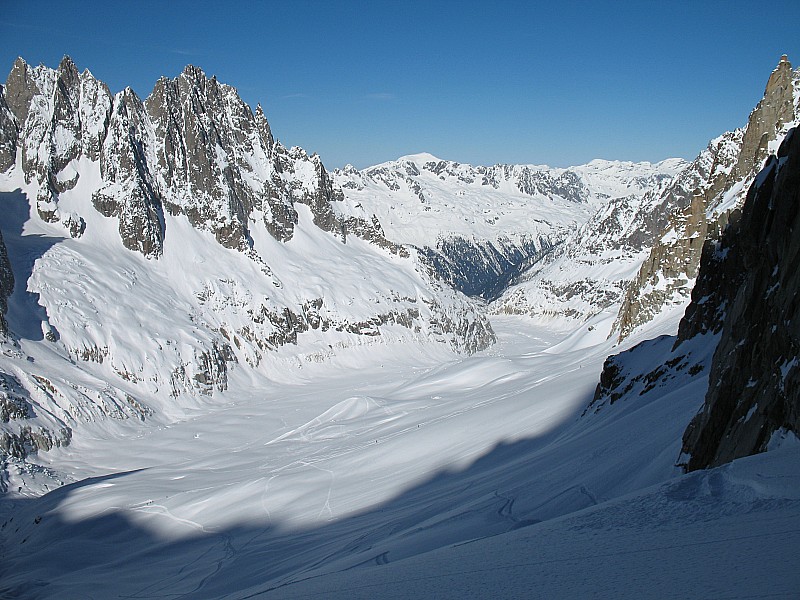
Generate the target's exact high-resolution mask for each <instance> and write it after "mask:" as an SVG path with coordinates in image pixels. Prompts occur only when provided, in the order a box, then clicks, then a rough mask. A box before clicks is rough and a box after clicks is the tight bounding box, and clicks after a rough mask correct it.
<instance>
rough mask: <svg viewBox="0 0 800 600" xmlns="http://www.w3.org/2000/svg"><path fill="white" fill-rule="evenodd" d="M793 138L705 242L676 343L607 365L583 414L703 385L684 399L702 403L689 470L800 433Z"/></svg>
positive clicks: (684, 459)
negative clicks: (698, 399) (719, 230)
mask: <svg viewBox="0 0 800 600" xmlns="http://www.w3.org/2000/svg"><path fill="white" fill-rule="evenodd" d="M795 132H796V129H791V130H790V131H789V132H788V134H787V135H786V136H785V138H784V140H783V142H782V143H781V145H780V147H779V149H778V150H777V155H770V157H769V158H768V160H767V162H766V165H765V166H764V168H763V169H762V170H761V171H760V172H759V173H758V175H757V176H756V178H755V180H754V182H753V184H752V185H751V186H750V188H749V190H748V192H747V195H746V199H745V202H744V204H743V206H742V207H741V209H736V210H734V211H733V212H732V213H731V215H730V224H729V225H728V226H727V227H726V228H725V230H724V232H723V233H722V234H721V236H720V237H719V238H718V239H716V240H715V239H709V240H706V242H705V243H704V245H703V249H702V259H701V261H700V266H699V272H698V275H697V284H696V285H695V286H694V289H693V290H692V301H691V303H690V304H689V305H688V307H687V308H686V313H685V315H684V317H683V319H682V320H681V322H680V326H679V329H678V335H677V336H665V337H662V338H659V339H657V340H653V341H649V342H645V343H642V344H639V345H637V346H636V347H634V348H632V349H631V350H628V351H626V352H624V353H621V354H619V355H616V356H612V357H610V358H609V359H608V360H607V361H606V362H605V365H604V368H603V373H602V375H601V378H600V383H599V385H598V387H597V390H596V392H595V395H594V399H593V401H592V403H591V404H590V406H589V408H588V409H587V412H599V411H601V409H604V410H609V409H608V408H604V407H610V406H611V405H612V404H614V403H616V402H620V403H623V404H624V403H631V404H637V403H646V402H654V401H658V399H659V397H663V396H664V395H665V394H673V393H675V391H676V390H680V389H684V390H688V389H689V388H690V386H699V389H696V388H695V389H693V391H691V392H685V393H690V394H691V395H694V396H697V395H702V396H704V398H705V400H704V403H703V404H702V405H701V406H700V409H699V410H698V412H697V413H696V415H695V416H694V418H693V419H692V420H691V422H690V423H689V424H688V427H687V428H686V430H685V432H684V434H683V445H682V453H681V456H680V458H678V459H677V460H678V461H679V463H680V464H681V466H683V467H684V468H685V469H686V470H688V471H693V470H697V469H704V468H708V467H714V466H719V465H722V464H726V463H729V462H730V461H732V460H734V459H736V458H741V457H744V456H750V455H752V454H756V453H759V452H764V451H766V450H767V449H768V448H770V447H773V446H775V445H777V444H778V443H779V442H780V440H782V439H785V438H786V437H787V435H789V436H791V435H792V434H794V435H798V433H800V420H798V418H799V416H800V396H798V394H797V387H796V385H795V383H796V381H797V377H798V374H800V369H798V368H797V367H798V364H800V363H798V359H797V356H798V352H799V351H800V331H799V330H798V327H797V316H798V315H797V310H798V307H797V298H798V291H800V287H799V286H800V283H799V282H798V280H797V276H796V272H795V269H794V268H793V265H794V264H795V263H796V261H797V259H798V253H800V247H798V242H797V239H796V236H795V235H794V231H796V227H798V225H800V222H798V220H799V219H800V211H798V200H800V137H798V136H797V135H795ZM698 392H699V394H698Z"/></svg>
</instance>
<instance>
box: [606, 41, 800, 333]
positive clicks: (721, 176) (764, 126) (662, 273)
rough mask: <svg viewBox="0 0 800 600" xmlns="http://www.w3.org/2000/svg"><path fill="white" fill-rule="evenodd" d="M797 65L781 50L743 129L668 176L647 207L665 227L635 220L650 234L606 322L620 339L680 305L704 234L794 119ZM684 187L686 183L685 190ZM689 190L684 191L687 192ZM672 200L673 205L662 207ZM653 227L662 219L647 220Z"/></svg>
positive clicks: (713, 232)
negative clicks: (661, 193) (654, 203)
mask: <svg viewBox="0 0 800 600" xmlns="http://www.w3.org/2000/svg"><path fill="white" fill-rule="evenodd" d="M798 85H800V73H796V74H795V73H793V72H792V67H791V64H790V63H789V61H788V60H787V59H786V57H785V56H784V57H783V58H782V59H781V61H780V63H779V64H778V66H777V68H776V69H775V70H774V71H773V72H772V74H771V75H770V77H769V81H768V82H767V87H766V90H765V92H764V97H763V99H762V100H761V101H760V102H759V103H758V105H757V106H756V108H755V109H754V110H753V112H752V113H751V114H750V117H749V119H748V123H747V126H746V127H745V129H744V130H743V131H737V132H732V133H730V134H726V135H724V136H721V137H720V138H717V139H716V140H713V141H712V142H711V143H710V144H709V147H708V148H707V149H706V150H705V151H704V152H703V153H701V154H700V156H698V158H697V159H695V161H694V162H693V163H692V164H691V165H690V167H689V169H687V171H686V172H684V173H683V174H681V176H680V177H678V178H676V181H675V182H674V184H673V185H672V186H671V188H670V189H669V190H668V191H667V193H666V195H665V197H664V199H663V200H662V201H661V202H660V206H661V207H662V208H661V209H660V210H655V211H652V214H655V215H659V214H660V215H664V216H667V217H668V221H667V223H666V227H661V229H653V228H652V227H643V228H642V230H643V231H647V235H650V236H651V238H652V237H654V238H656V239H657V242H656V243H655V244H654V245H653V246H652V249H651V251H650V255H649V256H648V257H647V259H646V260H645V261H644V263H643V264H642V266H641V268H640V269H639V272H638V274H637V276H636V278H635V279H634V280H633V281H632V282H631V285H630V286H629V287H628V289H627V292H626V295H625V299H624V301H623V304H622V306H621V307H620V311H619V315H618V317H617V322H616V324H615V327H614V330H615V331H618V332H619V338H620V339H624V338H625V337H627V336H628V335H630V333H631V332H632V331H633V330H634V329H635V328H636V327H638V326H639V325H642V324H644V323H647V322H649V321H650V320H652V319H653V317H655V315H657V314H658V313H660V312H661V311H663V310H664V309H665V308H667V307H669V306H676V305H683V304H685V303H686V302H687V300H688V298H689V295H690V293H691V288H692V285H693V283H694V280H695V277H696V276H697V271H698V268H699V266H700V254H701V250H702V247H703V242H704V241H705V240H706V239H717V238H718V237H719V235H720V233H721V231H722V230H723V229H724V228H725V226H726V224H727V222H728V215H729V213H730V211H731V210H734V209H736V208H738V207H740V206H741V204H742V203H743V202H744V196H745V192H746V190H747V188H748V187H749V186H750V184H751V183H752V181H753V179H754V178H755V175H756V173H757V172H758V170H759V169H760V167H761V165H762V164H763V161H764V159H765V158H766V154H767V151H768V148H769V146H770V144H774V143H776V140H779V139H780V138H781V137H782V136H783V135H784V134H785V131H786V128H787V127H788V126H789V125H790V124H792V123H793V122H795V121H796V120H797V119H800V110H799V109H798V104H799V103H800V94H798V93H797V92H796V91H795V87H796V86H798ZM689 190H691V191H690V192H689ZM687 192H689V193H687ZM668 207H672V208H673V211H674V212H671V211H669V210H665V209H667V208H668ZM652 224H653V225H655V226H656V227H657V226H659V225H662V223H661V222H659V221H658V220H655V221H654V222H653V223H652Z"/></svg>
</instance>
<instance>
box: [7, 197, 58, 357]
mask: <svg viewBox="0 0 800 600" xmlns="http://www.w3.org/2000/svg"><path fill="white" fill-rule="evenodd" d="M31 210H32V209H31V207H30V203H29V202H28V197H27V196H26V195H25V193H23V192H22V190H15V191H13V192H0V211H2V218H0V231H2V232H3V240H4V241H5V244H6V248H7V249H8V258H9V260H10V261H11V269H12V270H13V272H14V292H13V293H12V294H11V296H10V297H9V299H8V312H7V313H6V319H7V320H8V325H9V329H10V330H11V331H12V332H13V333H15V334H16V335H17V336H19V337H20V338H22V339H28V340H33V341H40V340H42V339H44V332H43V330H42V324H43V323H47V322H48V316H47V311H46V310H45V308H44V307H43V306H42V305H41V304H39V294H38V293H35V292H31V291H29V290H28V280H29V279H30V277H31V275H32V274H33V265H34V264H35V263H36V260H37V259H39V258H41V257H42V256H44V254H45V252H47V251H48V250H49V249H50V248H52V247H53V246H55V245H56V244H57V243H59V242H61V241H63V240H64V239H65V238H58V237H48V236H45V235H41V234H27V235H23V228H24V226H25V223H26V222H27V221H28V220H29V219H30V211H31ZM54 333H55V331H54ZM56 335H57V334H56Z"/></svg>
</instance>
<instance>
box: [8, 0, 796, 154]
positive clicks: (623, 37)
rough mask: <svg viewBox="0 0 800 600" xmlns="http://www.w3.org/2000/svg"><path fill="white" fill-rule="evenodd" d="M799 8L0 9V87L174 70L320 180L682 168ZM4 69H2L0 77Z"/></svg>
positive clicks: (751, 89) (788, 46)
mask: <svg viewBox="0 0 800 600" xmlns="http://www.w3.org/2000/svg"><path fill="white" fill-rule="evenodd" d="M798 24H800V2H797V1H796V0H794V1H790V2H789V1H787V2H784V1H782V0H771V1H770V2H768V3H754V2H737V1H707V2H703V1H699V0H696V1H694V2H682V1H672V2H631V3H625V2H614V3H611V2H609V3H604V2H537V1H529V2H511V1H509V2H503V1H499V2H494V3H487V2H468V1H462V2H416V1H405V2H380V1H376V2H336V1H328V2H312V1H304V0H282V1H281V2H254V1H251V2H203V1H202V0H198V1H195V2H183V1H173V2H146V1H139V2H119V3H109V5H106V4H101V3H94V2H88V1H87V2H77V3H68V2H37V1H35V0H27V1H25V2H18V1H8V0H7V1H6V2H4V3H3V9H2V11H0V52H1V54H0V81H1V80H3V79H4V77H5V73H7V72H8V71H9V70H10V69H11V65H12V63H13V61H14V59H15V58H16V57H17V56H18V55H20V56H22V57H24V58H25V59H26V60H27V61H28V62H29V63H33V64H39V63H44V64H46V65H48V66H51V67H55V66H57V64H58V62H59V60H60V59H61V57H62V56H63V55H65V54H69V55H70V56H71V57H72V58H73V60H74V61H75V62H76V64H77V65H78V67H79V68H80V69H83V68H88V69H89V70H90V71H92V73H94V74H95V76H96V77H98V78H99V79H101V80H103V81H105V82H106V83H108V85H109V86H110V88H111V89H112V91H114V92H116V91H119V90H120V89H122V88H123V87H125V86H127V85H130V86H131V87H133V88H134V89H135V90H136V92H137V93H138V94H139V95H140V96H142V97H145V96H147V95H148V94H149V93H150V91H151V89H152V87H153V84H154V83H155V81H156V80H157V79H158V77H159V76H161V75H166V76H168V77H175V76H177V75H178V74H179V73H180V72H181V70H182V69H183V67H184V66H185V65H186V64H189V63H191V64H194V65H197V66H200V67H202V68H203V69H204V70H205V72H206V73H207V74H208V75H209V76H211V75H216V76H217V78H218V79H219V80H220V81H223V82H225V83H229V84H231V85H233V86H235V87H236V88H238V90H239V92H240V94H241V95H242V97H243V98H244V99H245V101H247V102H248V103H249V104H250V105H251V106H253V107H255V105H256V104H257V103H258V102H260V103H261V104H262V105H263V106H264V109H265V112H266V115H267V118H268V119H269V121H270V124H271V126H272V129H273V132H274V133H275V135H276V136H277V137H278V138H279V139H280V140H282V141H283V142H284V143H285V144H286V145H290V146H291V145H298V146H302V147H303V148H305V149H306V150H308V151H309V152H317V153H318V154H320V155H321V156H322V158H323V161H324V162H325V164H326V165H327V166H328V167H340V166H343V165H344V164H346V163H348V162H349V163H352V164H354V165H356V166H358V167H365V166H368V165H371V164H376V163H379V162H383V161H386V160H391V159H393V158H397V157H398V156H401V155H403V154H410V153H415V152H431V153H433V154H435V155H437V156H440V157H442V158H447V159H451V160H457V161H460V162H468V163H473V164H494V163H498V162H506V163H539V164H550V165H554V166H566V165H569V164H579V163H584V162H587V161H589V160H591V159H592V158H608V159H623V160H650V161H656V160H661V159H663V158H667V157H671V156H683V157H685V158H693V157H694V156H695V155H696V154H697V153H698V152H699V151H700V150H701V149H702V148H703V147H705V145H706V143H707V141H708V140H709V139H710V138H712V137H715V136H717V135H719V134H720V133H722V132H723V131H726V130H728V129H732V128H734V127H738V126H741V125H743V124H744V123H745V122H746V119H747V115H748V114H749V112H750V110H751V109H752V108H753V106H754V105H755V104H756V103H757V102H758V100H759V99H760V97H761V94H762V92H763V88H764V85H765V83H766V81H767V77H768V76H769V73H770V71H771V70H772V69H773V68H774V66H775V65H776V64H777V62H778V60H779V58H780V55H781V54H783V53H786V54H788V55H789V59H790V60H792V61H793V64H798V65H800V35H798V33H797V31H798ZM2 65H5V66H2Z"/></svg>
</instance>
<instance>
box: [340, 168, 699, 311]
mask: <svg viewBox="0 0 800 600" xmlns="http://www.w3.org/2000/svg"><path fill="white" fill-rule="evenodd" d="M684 166H685V163H684V162H683V161H682V160H680V159H670V160H665V161H662V162H660V163H658V164H650V163H630V162H622V161H605V160H594V161H592V162H591V163H589V164H587V165H582V166H577V167H569V168H552V167H547V166H537V165H494V166H491V167H485V166H472V165H468V164H462V163H457V162H453V161H447V160H442V159H439V158H436V157H435V156H432V155H430V154H416V155H411V156H404V157H402V158H399V159H398V160H396V161H390V162H387V163H383V164H380V165H377V166H374V167H370V168H368V169H365V170H363V171H358V170H356V169H355V168H353V167H349V166H348V167H345V168H344V169H343V170H337V171H335V172H334V180H335V181H336V182H337V183H338V184H339V185H340V186H341V188H342V190H343V192H344V195H345V205H346V206H351V207H358V208H363V209H365V210H366V211H367V212H368V213H372V214H374V215H375V216H376V217H377V219H378V220H379V221H380V223H381V225H382V227H383V230H384V231H385V232H386V235H387V237H389V238H390V239H392V240H393V241H395V242H398V243H401V244H405V245H411V246H414V247H416V248H417V249H419V250H420V252H421V254H422V256H423V257H424V258H425V260H426V262H427V263H428V264H429V265H430V266H431V268H433V270H434V271H435V272H436V273H437V274H438V275H439V276H440V277H441V278H442V279H443V280H445V281H447V282H448V283H449V284H451V285H452V286H454V287H455V288H456V289H459V290H460V291H462V292H464V293H465V294H467V295H470V296H480V297H482V298H484V299H487V300H492V299H494V297H495V296H497V295H498V294H499V293H500V292H502V291H503V289H504V288H505V286H506V285H507V284H508V282H509V281H510V280H511V278H512V277H513V276H514V275H516V274H517V272H518V271H519V270H520V269H522V268H524V266H525V265H527V264H530V263H532V262H536V261H537V260H538V259H539V258H541V257H542V256H543V255H544V254H546V253H547V252H548V251H549V250H550V249H552V248H553V247H554V246H555V245H557V244H559V243H560V242H561V241H563V240H564V238H566V237H567V235H568V234H569V233H570V232H572V231H573V230H574V229H575V228H576V227H577V226H578V225H581V224H583V223H584V222H586V220H587V219H588V218H589V217H590V216H591V214H592V213H593V212H594V211H595V210H597V208H598V207H600V206H602V205H604V204H606V203H607V202H609V201H611V200H614V199H618V198H622V197H638V196H641V195H643V194H644V193H645V192H646V191H647V190H649V189H651V188H652V187H654V186H658V184H659V182H662V181H665V180H668V179H671V178H672V176H674V175H675V174H676V173H677V172H678V171H680V170H681V169H682V168H683V167H684Z"/></svg>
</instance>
